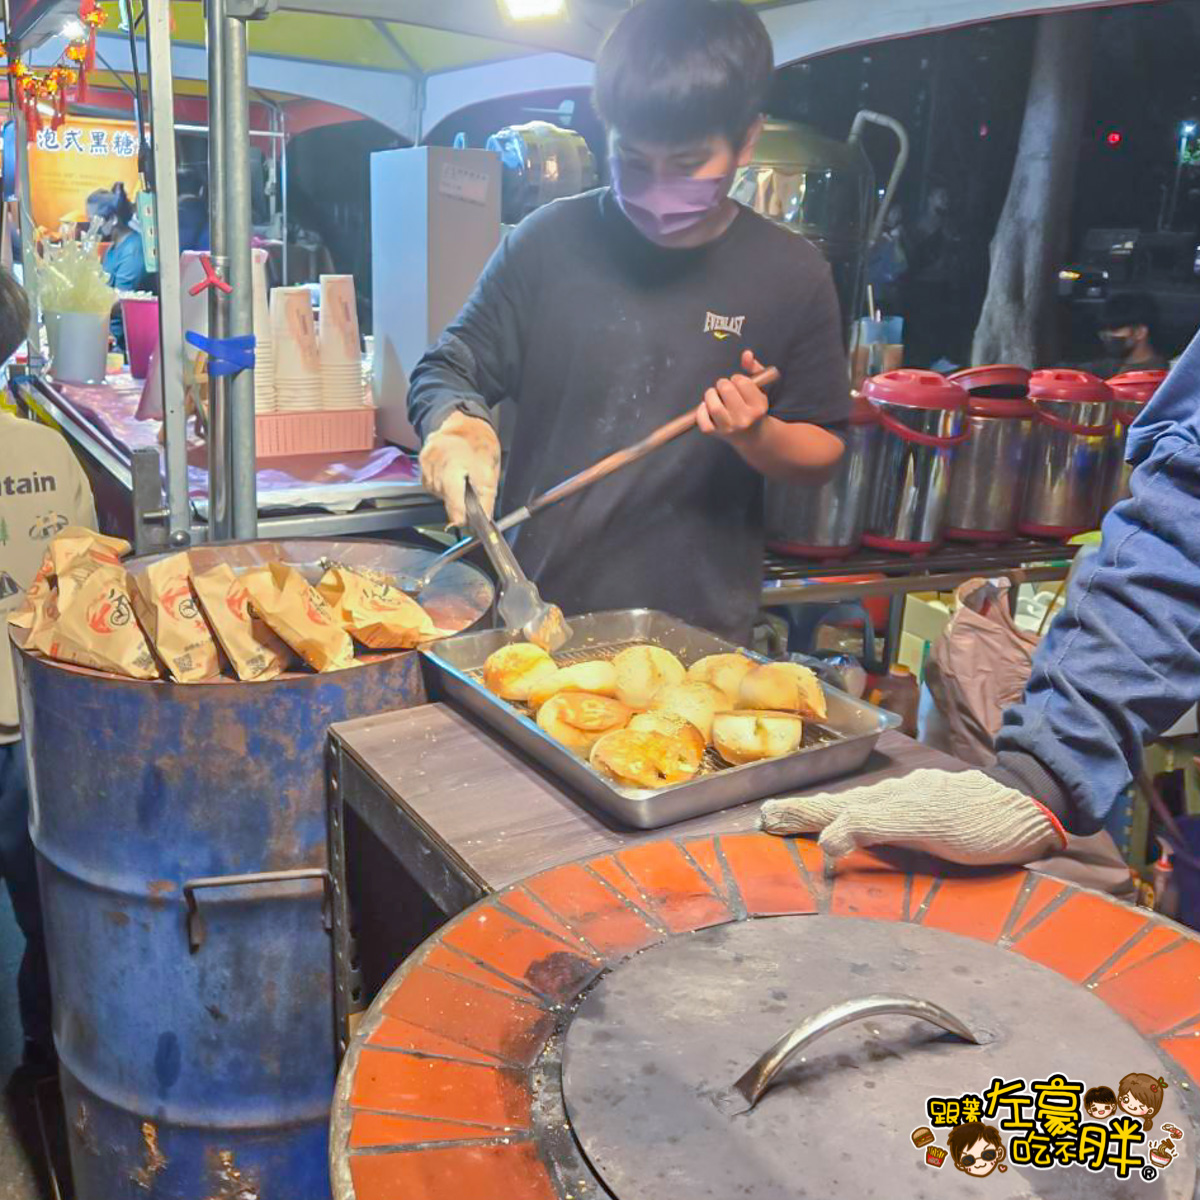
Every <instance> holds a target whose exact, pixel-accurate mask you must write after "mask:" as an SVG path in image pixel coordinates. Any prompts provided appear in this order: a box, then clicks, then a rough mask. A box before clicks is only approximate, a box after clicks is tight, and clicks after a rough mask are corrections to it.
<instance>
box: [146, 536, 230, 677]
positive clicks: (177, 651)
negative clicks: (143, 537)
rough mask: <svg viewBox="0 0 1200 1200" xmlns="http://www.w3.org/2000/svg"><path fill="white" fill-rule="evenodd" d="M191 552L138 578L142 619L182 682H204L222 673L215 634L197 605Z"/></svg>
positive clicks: (151, 567) (165, 560)
mask: <svg viewBox="0 0 1200 1200" xmlns="http://www.w3.org/2000/svg"><path fill="white" fill-rule="evenodd" d="M190 571H191V563H190V562H189V560H188V556H187V554H185V553H180V554H172V555H171V556H170V557H169V558H163V559H159V560H158V561H157V562H152V563H150V564H148V565H147V566H146V567H144V568H143V569H142V571H141V573H140V574H138V575H136V576H134V577H133V587H132V592H131V595H132V599H133V605H134V609H135V611H136V612H137V617H138V620H139V621H141V623H142V628H143V629H144V630H145V631H146V633H147V635H148V636H149V638H150V641H151V642H152V643H153V645H154V649H155V650H156V651H158V656H159V658H160V659H162V661H163V662H164V663H165V664H166V666H167V670H168V671H169V672H170V673H171V678H172V679H174V680H175V681H176V682H177V683H200V682H201V681H203V680H205V679H212V678H213V677H214V676H216V675H218V674H220V671H221V660H220V657H219V656H218V654H217V643H216V640H215V639H214V638H213V635H212V630H210V629H209V627H208V623H207V622H206V621H205V620H204V617H203V615H202V614H201V612H200V607H199V605H198V604H197V603H196V593H195V592H194V591H193V590H192V581H191V578H190Z"/></svg>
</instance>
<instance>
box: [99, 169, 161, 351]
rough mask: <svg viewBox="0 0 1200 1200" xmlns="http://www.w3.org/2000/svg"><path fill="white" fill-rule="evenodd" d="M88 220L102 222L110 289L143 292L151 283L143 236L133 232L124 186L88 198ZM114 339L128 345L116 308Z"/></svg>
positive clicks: (117, 184)
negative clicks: (147, 273)
mask: <svg viewBox="0 0 1200 1200" xmlns="http://www.w3.org/2000/svg"><path fill="white" fill-rule="evenodd" d="M87 214H88V219H89V220H95V219H96V218H97V217H98V218H99V219H100V239H101V241H106V242H108V243H109V247H108V249H107V250H106V251H105V252H104V259H103V265H104V270H105V271H106V272H107V273H108V282H109V286H110V287H114V288H116V289H117V291H118V292H140V291H143V290H144V289H145V288H146V286H147V284H148V282H149V280H148V278H147V275H146V253H145V249H144V247H143V246H142V235H141V234H140V233H138V231H137V230H136V229H134V228H133V227H132V226H131V225H130V222H131V221H132V220H133V214H134V207H133V201H132V200H130V199H129V197H128V196H127V195H126V194H125V185H124V184H123V183H114V184H113V185H112V188H111V189H110V190H107V191H106V190H105V189H103V188H101V189H100V190H99V191H96V192H93V193H92V194H91V195H90V196H89V197H88V198H87ZM109 328H110V330H111V331H112V335H113V337H114V338H116V339H117V343H118V344H119V345H121V346H124V344H125V323H124V321H123V320H122V319H121V306H120V305H119V304H118V305H115V306H114V307H113V315H112V321H111V322H110V323H109Z"/></svg>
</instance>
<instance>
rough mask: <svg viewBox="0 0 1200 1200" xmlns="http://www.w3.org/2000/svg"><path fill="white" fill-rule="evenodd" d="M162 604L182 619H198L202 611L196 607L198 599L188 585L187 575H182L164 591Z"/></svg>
mask: <svg viewBox="0 0 1200 1200" xmlns="http://www.w3.org/2000/svg"><path fill="white" fill-rule="evenodd" d="M162 606H163V608H165V609H166V610H167V613H168V614H169V615H170V616H172V617H177V618H178V619H179V620H181V621H197V620H199V619H200V613H199V611H198V610H197V608H196V600H195V597H194V596H193V595H192V589H191V588H190V587H189V586H188V581H187V579H186V577H184V576H180V577H179V579H177V580H176V581H175V582H174V583H173V584H172V585H171V586H170V587H169V588H166V589H164V591H163V593H162Z"/></svg>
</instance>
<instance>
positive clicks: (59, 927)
mask: <svg viewBox="0 0 1200 1200" xmlns="http://www.w3.org/2000/svg"><path fill="white" fill-rule="evenodd" d="M291 545H292V546H293V547H294V546H295V545H296V544H295V543H292V544H291ZM305 545H307V546H309V547H311V546H313V545H318V546H320V547H321V548H322V549H323V550H324V551H325V552H327V553H329V554H330V556H331V557H334V556H335V554H334V552H333V551H334V550H336V548H337V547H336V546H334V547H333V548H331V547H330V544H328V543H306V544H305ZM388 549H389V550H391V549H399V548H393V547H389V548H388ZM416 553H420V552H416ZM310 557H311V555H310ZM377 565H378V564H377ZM414 565H418V566H419V564H414V563H413V562H412V561H411V560H410V561H407V562H406V563H405V565H404V567H403V568H402V569H403V570H412V568H413V566H414ZM451 570H454V568H451ZM466 570H467V571H469V572H470V577H469V578H468V577H466V576H459V577H458V578H459V580H460V581H461V580H463V579H464V578H465V579H467V582H468V585H469V586H468V588H467V590H468V591H470V590H471V587H472V586H473V587H474V588H475V593H474V596H473V598H471V599H470V600H469V601H468V602H467V607H469V608H474V607H477V606H478V603H480V602H482V603H483V606H484V608H486V606H487V602H486V599H485V598H484V597H483V593H482V592H480V591H479V588H478V584H479V583H483V584H484V588H485V589H487V585H486V581H483V580H482V578H481V577H477V573H476V572H475V571H474V570H473V568H467V569H466ZM447 574H449V572H447ZM453 584H454V578H453V577H452V578H451V579H450V580H447V581H446V583H445V584H444V585H443V586H444V587H453ZM459 615H460V616H461V614H459ZM476 615H478V614H476ZM435 619H436V616H435ZM18 659H19V662H18V673H19V679H20V687H21V709H22V720H23V729H24V734H25V738H26V745H27V748H28V749H27V753H28V755H29V766H30V786H31V789H32V796H31V801H32V814H31V830H32V834H33V840H34V844H35V847H36V849H37V854H38V868H39V875H40V881H41V892H42V903H43V908H44V911H45V926H46V940H47V945H48V949H49V953H50V967H51V980H52V986H53V991H54V1031H55V1043H56V1045H57V1048H58V1053H59V1056H60V1060H61V1073H62V1084H63V1091H64V1099H65V1102H66V1110H67V1120H68V1125H69V1130H70V1138H71V1160H72V1168H73V1173H74V1177H75V1192H76V1196H77V1197H78V1200H125V1198H127V1197H128V1198H130V1200H133V1198H135V1197H136V1198H137V1200H146V1198H147V1197H149V1198H151V1200H210V1198H211V1200H215V1198H219V1200H310V1198H311V1200H324V1198H326V1197H328V1196H329V1183H328V1165H327V1164H328V1158H327V1138H328V1132H327V1131H328V1111H329V1103H330V1099H331V1096H332V1092H333V1084H334V1076H335V1069H336V1062H335V1036H334V1012H333V966H332V947H331V942H330V935H329V933H328V930H327V922H326V915H327V906H326V901H327V897H326V895H325V889H326V887H327V886H328V876H327V874H326V871H325V869H326V867H327V859H326V821H325V811H326V807H325V752H326V741H327V739H326V731H327V730H328V727H329V726H330V725H331V724H332V723H333V722H335V721H342V720H346V719H348V718H353V717H358V716H366V715H369V714H371V713H376V712H382V711H385V710H387V709H395V708H403V707H407V706H410V705H414V704H417V703H420V702H422V701H423V699H424V692H423V686H422V683H421V677H420V668H419V663H418V660H417V656H416V655H413V654H394V655H389V656H383V657H378V658H376V659H375V660H374V661H370V662H367V663H364V664H360V665H359V666H356V667H354V668H352V669H349V670H345V671H339V672H335V673H332V674H328V675H313V674H299V673H296V674H294V675H291V676H287V677H283V678H280V679H278V680H275V681H273V682H270V683H260V684H241V683H235V682H233V681H232V680H223V681H220V682H214V683H210V684H193V685H190V686H179V685H174V684H170V683H165V682H153V683H147V682H140V681H135V680H128V679H118V678H114V677H110V676H104V675H100V674H98V673H96V672H92V671H86V670H82V669H78V668H73V667H70V666H66V665H63V664H59V663H53V662H49V661H47V660H45V659H41V658H34V657H32V656H29V655H25V654H21V655H19V656H18ZM303 868H307V869H308V875H309V877H308V878H303V879H299V880H297V879H292V880H288V881H284V882H278V881H269V880H267V881H263V880H259V881H256V882H237V881H236V880H228V879H224V878H222V877H225V876H241V875H247V874H259V873H263V872H278V871H296V870H298V869H303ZM322 876H324V879H322V878H321V877H322ZM195 881H198V882H195ZM189 883H194V886H193V887H190V888H189V887H187V886H186V885H188V884H189ZM185 891H187V892H188V893H189V894H188V896H187V897H185ZM189 910H190V912H189Z"/></svg>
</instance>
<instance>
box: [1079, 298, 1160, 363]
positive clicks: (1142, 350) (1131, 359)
mask: <svg viewBox="0 0 1200 1200" xmlns="http://www.w3.org/2000/svg"><path fill="white" fill-rule="evenodd" d="M1097 332H1098V335H1099V337H1100V342H1101V345H1103V347H1104V354H1103V356H1102V357H1101V358H1097V359H1094V360H1093V361H1092V362H1087V363H1082V364H1081V367H1080V369H1081V370H1084V371H1091V373H1092V374H1093V375H1098V376H1099V377H1100V378H1101V379H1110V378H1112V376H1114V375H1120V374H1121V373H1122V372H1123V371H1165V370H1166V369H1167V368H1168V366H1169V365H1170V364H1169V363H1168V361H1167V359H1166V358H1165V357H1164V356H1163V355H1162V354H1160V353H1159V352H1158V349H1157V348H1156V346H1155V344H1154V339H1155V336H1156V335H1157V333H1158V305H1157V304H1156V303H1155V302H1154V297H1153V296H1148V295H1147V294H1146V293H1145V292H1123V293H1121V294H1119V295H1116V296H1112V297H1110V298H1109V299H1108V301H1107V302H1106V303H1105V305H1104V311H1103V312H1102V313H1101V315H1100V320H1099V322H1098V324H1097Z"/></svg>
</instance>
